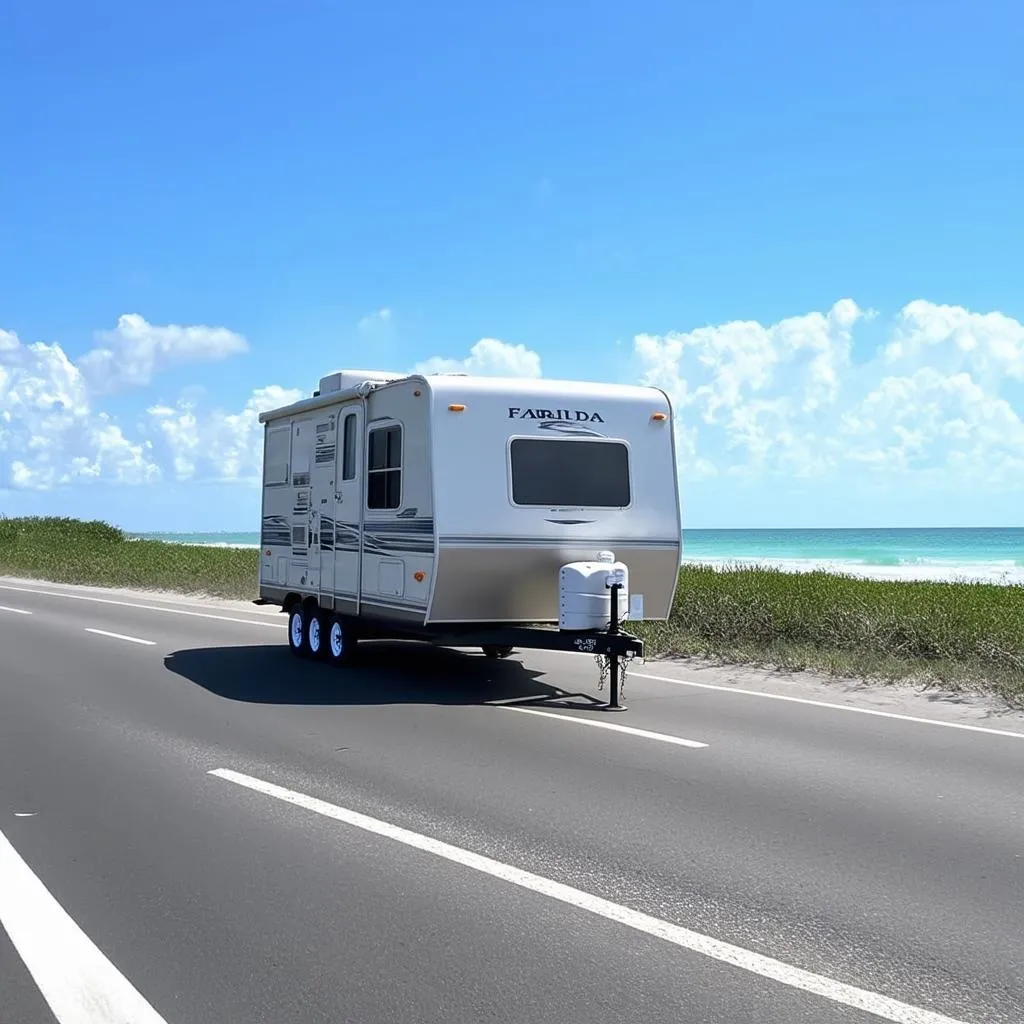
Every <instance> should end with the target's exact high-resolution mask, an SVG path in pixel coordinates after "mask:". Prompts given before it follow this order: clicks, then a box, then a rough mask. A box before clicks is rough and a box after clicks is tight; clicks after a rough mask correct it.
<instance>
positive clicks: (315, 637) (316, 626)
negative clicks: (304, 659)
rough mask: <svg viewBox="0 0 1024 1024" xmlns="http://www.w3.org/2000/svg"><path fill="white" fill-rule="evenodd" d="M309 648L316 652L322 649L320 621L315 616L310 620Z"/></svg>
mask: <svg viewBox="0 0 1024 1024" xmlns="http://www.w3.org/2000/svg"><path fill="white" fill-rule="evenodd" d="M309 649H310V650H311V651H312V652H313V653H314V654H315V653H316V652H317V651H319V650H320V621H319V619H317V618H315V617H314V618H312V619H310V620H309Z"/></svg>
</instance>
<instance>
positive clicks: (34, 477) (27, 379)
mask: <svg viewBox="0 0 1024 1024" xmlns="http://www.w3.org/2000/svg"><path fill="white" fill-rule="evenodd" d="M0 456H2V462H3V464H4V465H2V466H0V486H2V485H3V484H4V483H5V479H4V478H5V477H6V481H7V482H9V483H11V484H13V485H14V486H16V487H22V488H27V489H37V490H46V489H49V488H52V487H55V486H57V485H59V484H67V483H73V482H88V481H96V480H109V481H116V482H123V483H143V482H151V481H154V480H157V479H159V476H160V472H159V468H158V467H157V466H156V465H155V464H154V463H153V461H152V458H151V456H150V452H149V448H148V446H147V445H146V444H145V442H144V441H136V442H132V441H129V440H128V439H127V438H126V437H125V436H124V434H123V433H122V432H121V429H120V427H118V426H117V425H116V424H115V423H113V422H112V420H111V419H110V417H109V416H108V415H106V414H105V413H103V412H97V411H95V410H94V409H93V406H92V404H91V401H90V393H89V388H88V385H87V383H86V380H85V378H84V376H83V374H82V371H81V369H80V368H79V367H78V366H76V365H75V364H74V363H73V362H72V361H71V360H70V359H69V358H68V356H67V355H66V353H65V352H64V351H63V349H62V348H61V347H60V346H59V345H51V344H46V343H44V342H36V343H34V344H30V345H25V344H23V343H22V342H21V341H20V339H19V338H18V337H17V335H15V334H13V333H11V332H9V331H2V330H0Z"/></svg>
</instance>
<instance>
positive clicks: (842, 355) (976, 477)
mask: <svg viewBox="0 0 1024 1024" xmlns="http://www.w3.org/2000/svg"><path fill="white" fill-rule="evenodd" d="M875 316H876V314H875V313H873V312H870V311H867V312H866V311H864V310H862V309H861V308H860V307H858V306H857V304H856V303H855V302H853V300H851V299H843V300H840V301H839V302H837V303H835V305H833V306H832V308H831V309H829V310H828V311H827V312H811V313H806V314H803V315H800V316H795V317H789V318H786V319H783V320H780V321H779V322H778V323H775V324H770V325H762V324H760V323H756V322H749V321H734V322H730V323H725V324H720V325H716V326H711V327H702V328H698V329H696V330H693V331H690V332H685V333H671V334H667V335H663V336H655V335H647V334H642V335H637V336H636V337H635V338H634V342H633V351H634V357H635V359H636V361H637V365H638V368H639V372H640V376H641V378H642V379H643V380H644V381H645V382H647V383H653V384H658V385H660V386H662V387H664V388H665V389H666V390H667V391H669V392H670V395H671V397H672V399H673V403H674V405H675V406H676V408H677V410H678V413H679V424H678V431H679V438H680V451H681V459H682V462H683V470H684V473H685V474H687V475H688V476H690V477H691V478H692V477H698V478H699V477H701V476H706V475H711V474H715V473H730V474H734V475H747V476H756V475H761V474H771V475H776V476H786V477H808V476H810V477H821V476H828V475H835V474H838V473H851V472H870V473H872V474H879V473H894V474H906V473H912V472H920V473H922V474H925V475H931V476H933V477H936V476H940V475H941V474H942V473H946V474H947V475H948V478H949V480H950V481H952V480H954V479H960V480H964V479H968V478H970V479H971V480H973V481H975V482H976V483H980V484H984V485H998V486H1004V485H1009V484H1011V483H1012V481H1013V473H1014V472H1015V471H1016V470H1018V469H1019V468H1024V462H1022V456H1024V424H1022V421H1021V418H1020V415H1019V414H1018V411H1017V409H1018V408H1022V409H1024V406H1022V405H1020V404H1018V406H1017V407H1015V405H1014V401H1013V399H1014V397H1016V398H1017V399H1018V400H1021V399H1024V392H1022V391H1021V389H1020V388H1019V387H1017V388H1016V389H1015V391H1016V394H1015V395H1014V394H1011V393H1010V390H1011V389H1012V388H1013V382H1014V381H1016V380H1024V325H1022V324H1021V323H1020V322H1019V321H1017V320H1015V319H1013V318H1012V317H1009V316H1006V315H1005V314H1002V313H998V312H993V313H984V314H982V313H975V312H971V311H969V310H967V309H964V308H962V307H959V306H943V305H937V304H935V303H931V302H927V301H925V300H916V301H914V302H910V303H908V304H907V305H906V306H904V307H903V309H902V310H900V311H899V313H898V314H897V315H896V316H895V317H894V318H893V320H892V322H891V323H890V324H888V325H887V327H886V330H885V338H884V340H883V342H882V343H881V344H880V345H877V346H876V347H873V348H868V349H865V348H864V347H863V346H862V348H861V350H860V351H859V353H858V355H859V358H858V359H856V360H854V358H853V353H854V347H855V343H856V340H857V339H856V332H857V328H858V326H859V325H860V324H861V323H862V322H863V321H865V320H868V319H873V318H875Z"/></svg>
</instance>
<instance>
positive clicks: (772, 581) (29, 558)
mask: <svg viewBox="0 0 1024 1024" xmlns="http://www.w3.org/2000/svg"><path fill="white" fill-rule="evenodd" d="M257 568H258V552H257V551H256V550H254V549H243V550H239V549H232V548H214V547H198V546H192V545H186V544H168V543H163V542H161V541H145V540H133V539H131V538H130V537H129V536H128V535H126V534H125V533H124V532H123V531H122V530H120V529H118V528H116V527H114V526H110V525H108V524H106V523H100V522H81V521H78V520H74V519H65V518H34V519H2V518H0V573H3V574H6V575H13V576H23V577H31V578H35V579H45V580H52V581H54V582H63V583H81V584H87V585H94V586H111V587H137V588H143V589H150V590H170V591H177V592H180V593H185V594H205V595H210V596H214V597H227V598H238V599H242V600H248V599H251V598H253V597H255V596H256V580H257ZM633 628H634V629H635V631H636V632H638V633H640V634H641V635H642V636H643V638H644V640H645V641H646V643H647V651H648V655H649V656H657V655H682V656H701V657H704V658H710V659H713V660H718V661H725V662H732V663H747V664H759V665H770V666H775V667H779V668H784V669H791V670H795V669H810V670H815V671H819V672H825V673H829V674H832V675H839V676H852V677H864V678H872V679H884V680H890V681H895V680H907V679H912V680H916V681H919V682H921V683H925V684H927V683H939V684H943V685H946V686H950V687H952V688H956V689H972V690H980V691H984V692H989V693H996V694H999V695H1001V696H1002V697H1004V698H1006V699H1007V700H1008V701H1009V702H1011V703H1012V704H1015V705H1017V706H1024V587H1020V586H997V585H994V584H981V583H930V582H920V583H919V582H903V581H898V582H893V581H874V580H865V579H859V578H856V577H850V576H842V575H837V574H834V573H825V572H813V573H787V572H782V571H779V570H776V569H770V568H757V567H754V568H750V567H745V568H737V569H727V570H718V569H713V568H711V567H710V566H702V565H687V566H684V567H683V568H682V569H681V570H680V573H679V583H678V587H677V590H676V600H675V606H674V608H673V612H672V617H671V619H670V621H668V622H667V623H638V624H637V625H636V626H635V627H633Z"/></svg>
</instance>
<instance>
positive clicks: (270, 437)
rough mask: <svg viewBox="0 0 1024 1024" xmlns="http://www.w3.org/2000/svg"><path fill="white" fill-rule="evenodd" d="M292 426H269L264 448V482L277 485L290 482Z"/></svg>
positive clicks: (269, 485) (273, 485)
mask: <svg viewBox="0 0 1024 1024" xmlns="http://www.w3.org/2000/svg"><path fill="white" fill-rule="evenodd" d="M291 435H292V432H291V428H290V427H289V426H288V424H285V425H284V426H283V427H268V428H267V436H266V443H265V446H264V450H263V483H264V484H266V486H268V487H276V486H280V485H281V484H287V483H288V454H289V450H290V442H291Z"/></svg>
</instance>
